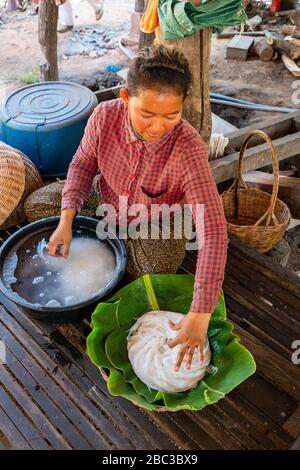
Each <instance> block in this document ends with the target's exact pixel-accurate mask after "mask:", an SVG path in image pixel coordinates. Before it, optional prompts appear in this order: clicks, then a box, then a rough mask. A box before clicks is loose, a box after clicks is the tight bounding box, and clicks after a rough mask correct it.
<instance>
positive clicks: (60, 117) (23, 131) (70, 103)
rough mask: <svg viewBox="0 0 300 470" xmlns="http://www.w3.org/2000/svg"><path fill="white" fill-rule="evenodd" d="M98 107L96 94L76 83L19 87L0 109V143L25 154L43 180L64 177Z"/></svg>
mask: <svg viewBox="0 0 300 470" xmlns="http://www.w3.org/2000/svg"><path fill="white" fill-rule="evenodd" d="M97 104H98V101H97V98H96V95H95V94H94V93H93V92H92V91H91V90H89V89H88V88H86V87H84V86H82V85H77V84H76V83H69V82H42V83H36V84H34V85H29V86H26V87H24V88H20V89H18V90H16V91H14V92H13V93H11V94H10V95H9V96H8V98H7V99H6V101H5V103H4V104H3V106H2V108H1V110H0V140H2V141H4V142H6V143H7V144H9V145H11V146H12V147H15V148H17V149H19V150H21V151H22V152H23V153H25V155H27V156H28V157H29V158H30V160H31V161H32V162H33V163H34V164H35V166H36V167H37V169H38V170H39V172H40V173H41V175H42V176H43V177H45V178H54V177H64V176H65V175H66V174H67V171H68V166H69V163H70V162H71V160H72V157H73V155H74V154H75V152H76V150H77V148H78V145H79V143H80V140H81V138H82V136H83V133H84V128H85V126H86V123H87V120H88V118H89V116H90V115H91V114H92V112H93V110H94V108H95V107H96V106H97Z"/></svg>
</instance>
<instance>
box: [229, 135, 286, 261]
mask: <svg viewBox="0 0 300 470" xmlns="http://www.w3.org/2000/svg"><path fill="white" fill-rule="evenodd" d="M255 135H258V136H260V137H262V138H263V139H264V140H265V141H266V143H267V144H268V145H269V147H270V151H271V156H272V165H273V174H274V183H273V190H272V194H268V193H266V192H264V191H261V190H260V189H257V188H249V187H248V186H247V184H246V182H245V181H244V180H243V178H242V167H243V158H244V154H245V150H246V148H247V145H248V142H249V140H250V139H251V138H252V137H253V136H255ZM278 186H279V169H278V161H277V155H276V150H275V147H274V145H273V143H272V141H271V139H270V137H269V136H268V135H267V134H266V133H265V132H263V131H261V130H254V131H252V132H250V133H249V134H248V135H247V137H246V139H245V141H244V143H243V145H242V147H241V150H240V157H239V164H238V171H237V176H236V178H235V180H234V181H233V183H232V185H231V186H230V187H229V188H228V189H227V190H226V191H225V192H223V193H222V194H221V199H222V202H223V208H224V213H225V217H226V221H227V229H228V232H229V233H230V234H232V235H235V236H236V237H237V238H239V239H240V240H242V241H244V242H245V243H246V244H247V245H250V246H251V247H253V248H256V249H257V250H258V251H260V252H262V253H264V252H266V251H269V250H270V249H271V248H272V247H273V246H274V245H275V244H276V243H277V242H278V241H279V240H280V239H281V238H282V236H283V235H284V232H285V231H286V229H287V226H288V225H289V223H290V219H291V214H290V210H289V208H288V206H287V205H286V204H285V203H284V202H283V201H281V200H280V199H278V198H277V194H278Z"/></svg>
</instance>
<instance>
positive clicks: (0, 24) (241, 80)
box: [0, 0, 300, 127]
mask: <svg viewBox="0 0 300 470" xmlns="http://www.w3.org/2000/svg"><path fill="white" fill-rule="evenodd" d="M1 3H2V4H3V0H0V44H2V45H4V44H5V47H4V46H2V47H1V49H0V65H1V68H0V99H1V96H2V97H3V96H5V95H6V94H8V93H9V92H10V91H11V90H12V89H14V88H16V87H20V86H22V85H24V83H23V82H22V81H20V77H21V76H22V75H24V74H28V72H31V71H32V70H36V69H37V67H38V64H39V63H41V62H43V57H42V54H41V51H40V47H39V44H38V21H37V16H31V15H29V12H28V11H26V12H23V13H13V14H9V15H7V14H4V13H3V9H2V13H1ZM71 3H72V6H73V11H74V16H75V27H80V26H86V25H95V26H99V25H100V26H102V27H103V28H104V30H105V31H107V32H110V31H115V38H116V39H118V38H120V37H127V36H128V33H129V30H130V24H131V21H130V19H131V13H132V12H133V10H134V3H135V2H134V0H123V1H122V2H120V1H119V0H109V1H108V0H105V2H104V15H103V17H102V19H101V21H100V23H96V22H95V19H94V13H93V10H92V8H91V6H90V5H89V4H88V3H87V2H86V1H85V0H71ZM74 38H75V32H74V31H73V32H68V33H65V34H60V35H59V47H58V59H59V72H60V79H62V80H72V81H75V82H79V83H81V82H82V81H83V80H86V79H87V78H88V77H91V76H94V75H95V74H97V72H98V71H101V70H103V69H104V68H105V67H106V66H107V65H119V66H120V67H126V66H127V65H128V63H129V61H128V58H127V57H126V55H125V54H124V53H123V52H121V50H120V49H119V48H116V49H114V50H111V51H109V53H108V54H106V55H104V56H103V57H97V58H90V57H83V56H79V55H76V56H66V53H67V50H68V49H69V48H70V45H72V42H73V43H74ZM228 42H229V39H217V38H216V37H214V38H213V43H212V51H211V68H210V70H211V74H210V84H211V91H214V92H219V93H223V94H227V95H230V96H234V97H238V98H242V99H246V100H250V101H255V102H259V103H265V104H272V105H278V106H289V107H297V108H298V107H299V108H300V106H299V104H298V105H295V104H293V103H292V95H293V92H294V90H293V88H292V84H293V82H295V80H296V79H295V78H294V77H293V76H292V75H291V74H290V73H289V72H288V71H287V70H286V69H285V68H284V66H283V64H282V63H281V62H280V61H279V60H276V61H272V62H261V61H260V60H259V59H256V58H250V59H249V60H248V61H246V62H237V61H235V60H227V59H226V45H227V44H228ZM299 83H300V82H299ZM213 110H214V111H215V112H216V113H217V114H220V115H221V116H222V117H224V118H225V119H227V120H229V121H230V122H232V123H233V124H235V125H236V126H237V127H244V126H245V125H247V124H248V123H250V122H259V121H260V120H262V119H265V118H268V117H270V116H271V113H265V112H264V113H262V112H258V111H250V112H249V111H246V110H240V109H237V108H229V107H227V108H226V109H223V108H222V107H221V106H219V105H215V106H214V107H213ZM272 116H274V113H272Z"/></svg>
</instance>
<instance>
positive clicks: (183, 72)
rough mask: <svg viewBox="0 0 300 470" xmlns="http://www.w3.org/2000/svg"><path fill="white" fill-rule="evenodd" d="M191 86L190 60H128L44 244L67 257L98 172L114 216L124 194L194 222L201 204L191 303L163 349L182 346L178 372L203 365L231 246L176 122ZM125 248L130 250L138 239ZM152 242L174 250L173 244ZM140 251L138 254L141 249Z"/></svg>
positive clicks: (204, 173)
mask: <svg viewBox="0 0 300 470" xmlns="http://www.w3.org/2000/svg"><path fill="white" fill-rule="evenodd" d="M190 82H191V74H190V70H189V65H188V62H187V60H186V58H185V57H184V55H183V54H182V52H181V51H180V50H179V49H177V48H174V47H170V46H168V47H166V46H163V45H159V46H157V47H152V48H148V49H145V50H144V51H142V52H141V53H140V55H139V56H138V57H137V58H135V59H134V60H133V61H132V64H131V66H130V69H129V72H128V77H127V83H126V88H123V89H122V90H121V92H120V96H121V98H119V99H116V100H111V101H106V102H103V103H100V104H99V105H98V106H97V108H96V109H95V111H94V113H93V114H92V116H91V117H90V119H89V122H88V124H87V126H86V129H85V134H84V137H83V139H82V141H81V144H80V146H79V148H78V150H77V152H76V154H75V156H74V158H73V160H72V162H71V164H70V168H69V172H68V176H67V181H66V184H65V187H64V191H63V197H62V213H61V219H60V222H59V225H58V227H57V229H56V230H55V232H54V233H53V235H52V237H51V238H50V241H49V253H50V254H51V255H55V254H56V250H57V248H58V246H59V245H63V255H64V256H66V255H67V254H68V250H69V246H70V243H71V238H72V221H73V218H74V216H75V215H76V213H79V212H80V209H81V207H82V205H83V203H84V200H85V198H86V196H87V194H88V192H89V190H90V188H91V184H92V180H93V178H94V176H95V174H96V173H97V171H98V170H100V178H99V186H100V193H101V202H105V203H111V204H113V206H114V207H115V208H116V210H117V208H118V207H119V201H120V197H121V196H122V197H125V196H126V197H127V198H128V203H129V205H130V204H134V203H145V204H146V205H147V207H148V208H149V210H150V207H151V205H153V204H155V203H159V204H162V203H166V204H169V205H171V204H174V203H177V202H181V201H182V200H185V201H186V202H187V203H189V204H191V205H192V208H193V216H194V217H195V207H196V204H203V205H204V232H203V233H202V231H201V228H200V225H199V224H198V223H196V229H197V233H198V238H199V239H201V240H202V241H203V243H201V246H200V247H199V250H198V260H197V267H196V276H195V285H194V296H193V302H192V305H191V307H190V311H189V312H188V314H187V315H185V317H184V319H183V320H182V321H181V322H180V323H178V324H170V327H171V328H172V329H173V330H177V331H178V335H177V336H176V337H175V338H174V339H173V340H169V341H168V345H169V346H170V347H174V346H176V345H177V344H180V345H181V347H180V352H179V353H178V356H177V360H176V364H175V370H178V369H179V367H180V365H181V363H182V360H183V359H184V358H185V360H186V368H187V369H189V368H190V365H191V360H192V357H193V354H194V352H195V349H196V348H197V349H198V358H199V363H201V362H202V358H203V356H202V348H203V345H204V341H205V337H206V334H207V329H208V324H209V320H210V317H211V314H212V313H213V311H214V309H215V305H216V303H217V300H218V297H219V294H220V290H221V286H222V281H223V275H224V266H225V262H226V253H227V241H228V240H227V230H226V222H225V218H224V213H223V208H222V204H221V202H220V198H219V195H218V191H217V187H216V184H215V182H214V179H213V177H212V173H211V170H210V165H209V163H208V149H207V146H206V144H205V143H204V142H203V140H202V138H201V137H200V136H199V134H198V132H197V131H196V130H195V129H194V128H193V127H192V126H191V125H190V124H189V123H187V122H186V121H185V120H183V119H182V118H181V115H182V109H183V103H184V99H185V97H186V94H187V91H188V88H189V86H190ZM195 222H196V221H195ZM182 241H183V240H180V242H181V243H182ZM128 242H129V245H128V246H129V248H132V246H133V245H135V243H138V242H139V241H138V240H128ZM145 242H148V243H153V242H154V241H148V240H145ZM155 242H156V244H160V243H165V244H166V243H170V244H171V245H172V243H173V242H174V240H173V241H172V240H168V241H166V240H163V241H158V240H155ZM176 242H178V240H176ZM139 243H140V244H141V243H142V242H141V241H140V242H139ZM165 246H166V245H165ZM181 246H182V245H181ZM151 250H152V251H153V245H151V249H150V251H149V253H148V255H147V256H145V258H149V259H150V258H151V256H150V255H151V252H152V251H151ZM140 252H141V256H142V254H145V249H144V248H143V247H142V250H140ZM165 252H166V253H167V255H165V256H164V255H162V256H161V259H162V260H161V263H162V264H161V265H160V267H159V266H157V265H156V266H155V267H154V268H153V271H152V272H167V270H166V264H163V263H164V259H167V261H168V259H171V258H172V252H171V253H170V251H169V252H168V251H167V250H165ZM133 254H135V255H136V251H134V250H133V251H132V250H131V251H130V250H129V264H130V261H132V257H133V256H132V255H133ZM135 258H138V257H136V256H135ZM135 261H136V262H137V263H138V262H139V259H136V260H135ZM161 266H163V267H161Z"/></svg>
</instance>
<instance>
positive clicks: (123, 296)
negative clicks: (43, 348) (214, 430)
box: [87, 274, 255, 410]
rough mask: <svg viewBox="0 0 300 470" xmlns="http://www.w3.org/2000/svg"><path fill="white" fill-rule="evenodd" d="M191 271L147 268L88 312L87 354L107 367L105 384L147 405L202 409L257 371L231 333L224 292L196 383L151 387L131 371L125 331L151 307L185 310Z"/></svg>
mask: <svg viewBox="0 0 300 470" xmlns="http://www.w3.org/2000/svg"><path fill="white" fill-rule="evenodd" d="M193 288H194V276H192V275H189V274H187V275H186V274H151V275H146V276H143V277H141V278H139V279H137V280H135V281H133V282H131V283H130V284H128V285H127V286H125V287H123V288H122V289H120V290H119V291H118V292H117V293H116V294H115V295H114V296H113V297H112V298H111V299H110V300H108V301H106V302H102V303H100V304H99V305H98V306H97V308H96V309H95V311H94V313H93V315H92V326H93V330H92V332H91V333H90V335H89V336H88V338H87V350H88V354H89V356H90V358H91V360H92V362H93V363H94V364H96V365H97V366H98V367H101V368H106V369H109V378H108V381H107V387H108V390H109V392H110V393H111V394H112V395H115V396H123V397H125V398H127V399H129V400H131V401H132V402H133V403H135V404H136V405H138V406H140V407H143V408H146V409H148V410H160V409H162V408H166V407H167V408H168V409H170V410H180V409H190V410H200V409H202V408H204V407H205V406H207V405H210V404H212V403H216V402H217V401H218V400H220V399H221V398H223V397H224V396H225V395H226V393H229V392H230V391H231V390H233V388H235V387H236V386H237V385H239V384H240V383H241V382H243V381H244V380H246V379H247V378H248V377H249V376H250V375H251V374H253V373H254V372H255V362H254V359H253V357H252V355H251V354H250V352H249V351H248V350H247V349H246V348H244V347H243V346H242V345H241V344H240V343H239V338H238V337H237V336H236V335H234V334H233V326H232V324H231V323H230V322H229V321H227V319H226V307H225V302H224V296H223V293H222V294H221V295H220V297H219V300H218V303H217V306H216V308H215V312H214V314H213V315H212V317H211V320H210V324H209V329H208V336H209V342H210V347H211V350H212V362H211V365H212V368H211V369H212V372H211V373H209V374H207V375H206V376H205V377H204V380H201V381H200V382H199V383H198V385H197V387H195V388H194V389H192V390H189V391H186V392H180V393H166V392H162V391H159V390H152V389H150V388H149V387H147V386H146V385H145V384H144V383H143V382H142V381H141V380H139V378H138V377H137V376H136V375H135V373H134V371H133V369H132V367H131V363H130V361H129V359H128V354H127V335H128V332H129V330H130V328H131V326H132V325H133V324H134V323H135V321H136V319H137V318H138V317H139V316H140V315H143V314H144V313H146V312H147V311H150V310H169V311H174V312H180V313H184V314H185V313H187V312H188V311H189V308H190V305H191V302H192V297H193Z"/></svg>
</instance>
